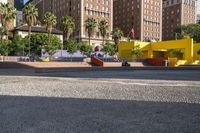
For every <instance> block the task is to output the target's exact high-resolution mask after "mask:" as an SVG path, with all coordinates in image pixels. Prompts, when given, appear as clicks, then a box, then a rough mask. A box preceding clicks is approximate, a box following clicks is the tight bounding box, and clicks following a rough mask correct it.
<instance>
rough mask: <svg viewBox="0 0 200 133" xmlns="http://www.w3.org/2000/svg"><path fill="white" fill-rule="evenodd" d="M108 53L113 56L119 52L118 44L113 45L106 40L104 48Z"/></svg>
mask: <svg viewBox="0 0 200 133" xmlns="http://www.w3.org/2000/svg"><path fill="white" fill-rule="evenodd" d="M102 50H103V51H104V52H105V53H106V54H109V55H110V56H113V55H114V54H115V53H116V52H117V45H113V44H112V43H110V42H108V41H106V43H105V45H104V46H103V49H102Z"/></svg>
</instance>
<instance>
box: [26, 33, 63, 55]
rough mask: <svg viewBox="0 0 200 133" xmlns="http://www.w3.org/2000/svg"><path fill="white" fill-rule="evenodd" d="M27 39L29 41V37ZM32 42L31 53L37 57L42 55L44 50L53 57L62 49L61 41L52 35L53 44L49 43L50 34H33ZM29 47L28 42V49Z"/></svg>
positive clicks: (27, 43)
mask: <svg viewBox="0 0 200 133" xmlns="http://www.w3.org/2000/svg"><path fill="white" fill-rule="evenodd" d="M26 39H28V36H27V37H26ZM30 40H31V42H30V47H31V53H32V55H37V56H40V55H41V50H42V49H45V50H46V52H47V53H48V54H49V55H52V54H54V53H55V50H58V49H60V48H61V46H62V42H61V40H60V39H59V38H58V37H56V36H55V35H51V37H50V40H51V43H49V41H48V34H44V33H42V34H41V33H37V34H32V35H31V39H30ZM28 45H29V41H26V47H28Z"/></svg>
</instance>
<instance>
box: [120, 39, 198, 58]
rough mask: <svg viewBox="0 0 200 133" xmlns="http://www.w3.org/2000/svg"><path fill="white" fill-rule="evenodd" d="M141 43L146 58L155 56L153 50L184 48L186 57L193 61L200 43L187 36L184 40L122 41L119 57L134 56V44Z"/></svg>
mask: <svg viewBox="0 0 200 133" xmlns="http://www.w3.org/2000/svg"><path fill="white" fill-rule="evenodd" d="M137 45H139V46H140V48H141V50H142V51H143V52H144V53H145V54H144V55H143V56H144V58H153V51H167V49H184V50H185V52H184V59H185V60H187V61H192V60H193V57H194V54H195V51H194V49H198V48H199V47H200V44H199V45H198V46H197V45H195V48H194V45H193V39H190V38H187V39H182V40H173V41H163V42H138V41H134V42H121V43H120V44H119V47H118V50H119V57H120V58H133V55H132V49H133V48H134V46H137Z"/></svg>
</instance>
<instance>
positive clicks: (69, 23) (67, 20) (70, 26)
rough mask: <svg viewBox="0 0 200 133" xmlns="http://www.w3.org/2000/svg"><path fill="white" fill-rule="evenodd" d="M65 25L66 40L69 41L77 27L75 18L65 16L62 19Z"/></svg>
mask: <svg viewBox="0 0 200 133" xmlns="http://www.w3.org/2000/svg"><path fill="white" fill-rule="evenodd" d="M61 23H62V26H63V34H64V39H63V40H64V42H67V41H68V40H69V38H70V36H71V34H72V33H73V31H74V29H75V23H74V19H73V18H72V17H71V16H64V17H62V19H61Z"/></svg>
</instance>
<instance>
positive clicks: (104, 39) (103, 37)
mask: <svg viewBox="0 0 200 133" xmlns="http://www.w3.org/2000/svg"><path fill="white" fill-rule="evenodd" d="M104 43H105V37H104V36H103V46H104Z"/></svg>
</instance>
